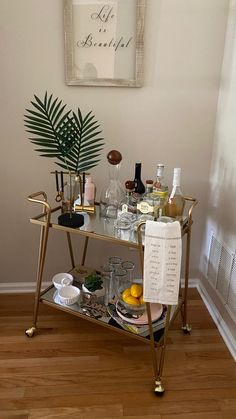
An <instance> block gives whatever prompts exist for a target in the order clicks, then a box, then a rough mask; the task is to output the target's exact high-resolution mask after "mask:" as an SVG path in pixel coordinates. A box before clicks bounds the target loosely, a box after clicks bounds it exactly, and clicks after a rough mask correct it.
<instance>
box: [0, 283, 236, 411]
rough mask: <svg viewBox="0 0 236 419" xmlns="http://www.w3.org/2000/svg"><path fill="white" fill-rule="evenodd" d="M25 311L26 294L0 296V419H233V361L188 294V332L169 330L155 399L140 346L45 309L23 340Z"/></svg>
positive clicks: (29, 303)
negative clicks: (160, 386) (33, 331)
mask: <svg viewBox="0 0 236 419" xmlns="http://www.w3.org/2000/svg"><path fill="white" fill-rule="evenodd" d="M32 310H33V296H32V295H29V294H25V295H22V294H21V295H12V294H11V295H4V296H3V295H0V327H1V337H0V419H11V418H12V419H16V418H17V419H57V418H58V419H68V418H83V419H86V418H88V419H90V418H91V419H92V418H93V419H95V418H96V417H97V418H101V419H120V418H124V419H131V418H132V419H134V418H136V419H144V418H145V417H147V418H148V419H213V418H214V419H231V418H234V419H235V417H236V367H235V362H234V360H233V359H232V357H231V355H230V353H229V351H228V349H227V348H226V346H225V344H224V342H223V340H222V338H221V336H220V335H219V333H218V331H217V329H216V327H215V325H214V322H213V321H212V319H211V318H210V316H209V314H208V312H207V310H206V308H205V306H204V303H203V302H202V301H201V299H200V297H199V295H198V293H197V291H196V290H194V289H191V290H190V293H189V322H190V323H191V325H192V327H193V330H192V333H191V334H190V335H184V334H183V333H182V331H181V330H180V325H181V322H180V318H177V319H176V320H175V323H174V324H173V325H172V327H171V330H170V333H169V337H168V342H167V351H166V357H165V364H164V371H163V384H164V386H165V390H166V391H165V394H164V395H163V397H158V396H156V395H155V394H154V393H153V385H154V382H153V369H152V362H151V353H150V348H149V346H148V345H146V344H144V343H141V342H139V341H137V340H134V339H130V338H128V337H126V336H122V335H121V334H118V333H115V332H111V331H110V330H108V329H106V328H103V327H101V326H99V325H95V324H92V323H89V322H86V321H85V320H83V319H79V318H76V317H73V316H70V315H69V314H68V313H64V312H60V311H58V310H53V309H52V308H51V307H48V306H45V305H40V315H39V321H38V332H37V333H36V335H35V337H33V338H31V339H29V338H27V337H26V336H25V334H24V331H25V329H26V328H28V327H29V326H30V325H31V324H32ZM19 314H20V315H19Z"/></svg>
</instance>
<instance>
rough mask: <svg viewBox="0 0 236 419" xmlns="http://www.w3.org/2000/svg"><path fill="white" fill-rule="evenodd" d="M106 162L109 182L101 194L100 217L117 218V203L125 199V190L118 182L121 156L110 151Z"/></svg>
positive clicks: (115, 151)
mask: <svg viewBox="0 0 236 419" xmlns="http://www.w3.org/2000/svg"><path fill="white" fill-rule="evenodd" d="M107 160H108V163H109V182H108V185H107V186H106V187H105V188H103V189H102V192H101V197H100V214H101V216H102V217H107V218H117V210H118V206H119V203H120V202H121V200H122V199H123V198H124V197H125V190H124V188H123V186H122V185H121V182H120V180H119V175H120V162H121V160H122V156H121V154H120V152H119V151H117V150H112V151H110V152H109V153H108V155H107Z"/></svg>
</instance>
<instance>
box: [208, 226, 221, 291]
mask: <svg viewBox="0 0 236 419" xmlns="http://www.w3.org/2000/svg"><path fill="white" fill-rule="evenodd" d="M221 250H222V244H221V243H220V242H218V240H216V238H215V237H214V235H213V234H212V236H211V243H210V251H209V257H208V267H207V278H208V280H209V282H210V283H211V285H212V286H213V288H216V284H217V276H218V270H219V264H220V256H221Z"/></svg>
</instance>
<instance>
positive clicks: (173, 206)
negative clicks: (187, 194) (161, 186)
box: [166, 168, 185, 219]
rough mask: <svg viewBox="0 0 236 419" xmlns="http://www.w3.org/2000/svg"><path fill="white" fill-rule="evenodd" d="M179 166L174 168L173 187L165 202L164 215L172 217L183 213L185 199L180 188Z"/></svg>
mask: <svg viewBox="0 0 236 419" xmlns="http://www.w3.org/2000/svg"><path fill="white" fill-rule="evenodd" d="M180 175H181V168H175V169H174V175H173V187H172V191H171V194H170V196H169V198H168V201H167V204H166V215H167V216H168V217H172V218H179V219H181V216H182V215H183V211H184V205H185V200H184V197H183V194H182V191H181V188H180Z"/></svg>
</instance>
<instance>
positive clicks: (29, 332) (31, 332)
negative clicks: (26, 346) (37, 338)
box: [25, 326, 36, 338]
mask: <svg viewBox="0 0 236 419" xmlns="http://www.w3.org/2000/svg"><path fill="white" fill-rule="evenodd" d="M35 332H36V327H34V326H32V327H30V329H27V330H26V331H25V334H26V336H28V338H32V337H33V336H34V334H35Z"/></svg>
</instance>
